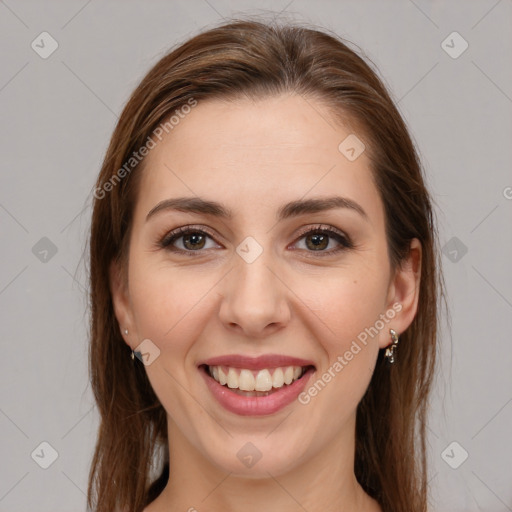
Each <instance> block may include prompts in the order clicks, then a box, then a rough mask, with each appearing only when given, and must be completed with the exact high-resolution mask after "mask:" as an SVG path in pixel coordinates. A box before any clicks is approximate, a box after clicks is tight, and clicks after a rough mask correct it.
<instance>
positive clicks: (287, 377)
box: [284, 366, 293, 384]
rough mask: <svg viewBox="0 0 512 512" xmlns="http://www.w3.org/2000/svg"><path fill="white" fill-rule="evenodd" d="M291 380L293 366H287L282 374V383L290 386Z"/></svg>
mask: <svg viewBox="0 0 512 512" xmlns="http://www.w3.org/2000/svg"><path fill="white" fill-rule="evenodd" d="M292 380H293V366H288V368H286V370H285V372H284V383H285V384H291V383H292Z"/></svg>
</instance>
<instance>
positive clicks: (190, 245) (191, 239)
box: [181, 233, 206, 250]
mask: <svg viewBox="0 0 512 512" xmlns="http://www.w3.org/2000/svg"><path fill="white" fill-rule="evenodd" d="M181 238H183V245H184V246H185V248H186V249H190V250H195V249H202V248H203V247H204V245H205V240H206V238H205V236H204V235H202V234H200V233H192V234H190V235H184V236H182V237H181Z"/></svg>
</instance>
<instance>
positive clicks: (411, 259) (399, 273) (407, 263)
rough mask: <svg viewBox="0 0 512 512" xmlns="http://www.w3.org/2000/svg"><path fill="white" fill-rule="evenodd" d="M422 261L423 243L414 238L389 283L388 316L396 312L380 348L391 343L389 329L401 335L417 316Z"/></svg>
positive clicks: (384, 331)
mask: <svg viewBox="0 0 512 512" xmlns="http://www.w3.org/2000/svg"><path fill="white" fill-rule="evenodd" d="M421 261H422V250H421V243H420V241H419V240H418V239H417V238H414V239H413V240H412V241H411V245H410V248H409V254H408V256H407V258H406V259H405V260H404V261H403V262H402V265H401V266H400V267H398V268H397V269H396V272H395V274H394V276H393V277H392V279H391V282H390V285H389V290H388V297H387V307H386V312H387V314H386V316H387V317H388V318H390V317H391V312H395V314H394V316H393V317H392V318H390V320H389V321H388V323H387V324H386V328H385V329H382V331H381V332H380V334H381V336H380V337H379V346H380V348H385V347H387V346H389V345H390V344H391V335H390V333H389V329H393V330H395V331H396V333H397V334H398V335H400V334H401V333H403V332H404V331H405V330H407V328H408V327H409V326H410V325H411V323H412V321H413V320H414V317H415V316H416V312H417V310H418V299H419V295H420V278H421Z"/></svg>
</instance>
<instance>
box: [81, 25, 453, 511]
mask: <svg viewBox="0 0 512 512" xmlns="http://www.w3.org/2000/svg"><path fill="white" fill-rule="evenodd" d="M283 92H292V93H295V94H300V95H301V96H303V97H304V98H308V99H311V98H314V99H316V100H319V101H322V102H323V103H324V104H325V105H327V106H328V107H329V109H330V111H331V112H332V113H333V115H334V116H337V118H338V119H339V120H340V121H341V122H342V123H344V124H345V125H347V122H349V123H353V124H354V125H356V124H357V126H358V133H362V134H364V140H365V144H366V151H367V154H368V155H369V156H370V159H371V163H372V164H371V165H372V169H371V170H372V175H373V178H374V180H375V183H376V185H377V187H378V190H379V193H380V196H381V198H382V200H383V203H384V207H385V215H386V219H385V223H386V236H387V242H388V252H389V258H390V265H391V268H392V269H393V270H394V269H397V268H398V267H399V266H400V264H401V262H403V260H404V258H405V257H406V256H407V255H408V250H409V244H410V241H411V240H412V239H413V238H417V239H419V241H420V242H421V245H422V265H421V277H420V292H419V303H418V311H417V314H416V316H415V318H414V320H413V322H412V324H411V325H410V327H409V328H408V330H407V331H406V332H404V333H402V334H401V341H400V345H399V357H398V358H397V361H396V363H395V364H393V365H389V364H386V359H385V358H384V355H383V351H382V350H381V351H380V352H379V356H378V360H377V365H376V368H375V371H374V374H373V377H372V380H371V382H370V385H369V387H368V390H367V392H366V394H365V395H364V397H363V399H362V401H361V402H360V404H359V406H358V409H357V422H356V457H355V474H356V477H357V479H358V481H359V482H360V484H361V485H362V487H363V488H364V489H365V491H366V492H367V493H368V494H369V495H370V496H372V497H374V498H375V499H376V500H377V501H378V503H379V504H380V506H381V507H382V510H383V511H384V512H391V511H393V512H425V511H426V510H427V502H428V488H427V456H426V419H427V416H426V415H427V405H428V396H429V392H430V389H431V387H432V382H433V376H434V367H435V360H436V338H437V333H438V322H439V310H440V302H441V299H444V297H445V295H444V285H443V278H442V273H441V267H440V256H439V251H438V248H437V243H438V242H437V228H436V225H435V220H434V213H433V208H432V199H431V198H430V196H429V193H428V191H427V189H426V187H425V183H424V177H423V170H422V168H421V164H420V161H419V157H418V154H417V152H416V149H415V146H414V144H413V142H412V140H411V137H410V135H409V133H408V130H407V127H406V125H405V123H404V121H403V119H402V117H401V116H400V113H399V111H398V110H397V108H396V106H395V105H394V103H393V101H392V99H391V98H390V95H389V94H388V92H387V91H386V88H385V86H384V85H383V83H382V81H381V79H379V78H378V76H377V73H376V71H373V70H372V68H371V67H370V65H369V64H368V63H367V62H366V61H365V60H364V59H363V58H362V57H361V56H359V54H358V53H357V52H356V51H355V50H353V49H351V48H350V47H349V44H348V43H347V42H344V41H343V40H342V39H340V38H339V37H337V36H336V35H335V34H330V33H327V32H325V31H320V30H316V29H315V27H310V26H306V25H304V24H302V25H299V24H295V23H290V22H287V23H285V24H282V23H281V24H280V23H277V22H270V23H269V22H262V21H258V20H254V19H237V20H231V21H230V22H228V23H224V24H223V25H220V26H217V27H214V28H212V29H209V30H207V31H205V32H203V33H201V34H199V35H197V36H195V37H193V38H192V39H190V40H188V41H186V42H185V43H183V44H181V45H180V46H179V47H177V48H175V49H174V50H172V51H171V52H170V53H168V54H167V55H166V56H164V57H163V58H162V59H161V60H160V61H159V62H158V63H157V64H156V65H155V66H154V67H153V68H152V69H151V70H150V71H149V72H148V74H147V75H146V76H145V77H144V78H143V80H142V82H141V83H140V85H139V86H138V87H137V88H136V90H135V91H134V92H133V94H132V96H131V97H130V99H129V101H128V103H127V104H126V106H125V108H124V110H123V112H122V114H121V117H120V119H119V122H118V124H117V126H116V128H115V130H114V133H113V136H112V139H111V141H110V145H109V147H108V150H107V153H106V156H105V159H104V162H103V166H102V169H101V172H100V174H99V176H98V180H97V183H96V189H95V192H94V208H93V215H92V226H91V234H90V305H91V322H90V353H89V357H90V359H89V365H90V366H89V371H90V378H91V384H92V389H93V392H94V396H95V399H96V402H97V405H98V409H99V414H100V420H101V424H100V427H99V433H98V438H97V444H96V448H95V453H94V457H93V460H92V465H91V470H90V475H89V486H88V506H89V507H90V508H91V509H92V510H95V511H97V512H113V511H118V510H123V511H124V510H126V511H130V512H132V511H133V512H140V511H141V510H142V509H143V508H144V507H145V506H146V505H147V504H149V503H150V502H151V501H152V500H153V499H154V498H156V496H157V495H158V494H159V493H160V492H161V491H162V489H163V488H164V487H165V485H166V483H167V478H168V461H167V460H166V457H167V454H168V446H167V442H168V441H167V424H166V413H165V410H164V409H163V407H162V405H161V404H160V402H159V400H158V398H157V397H156V395H155V393H154V392H153V389H152V387H151V385H150V383H149V380H148V378H147V376H146V372H145V370H144V366H143V365H141V364H135V365H134V364H133V361H132V360H131V359H130V357H129V354H130V352H129V348H128V346H127V345H126V343H125V342H124V340H123V338H122V337H121V334H120V327H119V325H118V323H117V320H116V317H115V315H114V310H113V304H112V297H111V292H110V287H109V266H110V265H111V263H112V262H113V261H117V262H120V263H121V264H122V268H124V269H125V268H126V263H127V261H126V260H127V254H128V250H127V249H128V243H129V238H130V228H131V224H132V213H133V208H134V204H135V201H136V196H137V189H138V183H139V179H138V178H139V177H140V174H141V172H142V171H143V168H144V160H143V159H141V161H140V164H138V163H137V164H136V165H133V166H132V167H133V168H132V167H127V166H126V163H127V162H131V164H130V165H132V164H133V163H134V162H133V161H131V160H130V159H131V158H133V155H134V153H135V152H137V151H138V150H139V149H140V148H141V147H142V146H144V145H145V144H147V141H148V137H150V136H151V135H152V133H153V131H154V130H155V128H156V127H157V126H158V125H159V124H160V123H162V122H164V121H165V120H167V119H169V117H170V116H172V115H173V114H174V113H175V112H176V111H177V109H179V108H180V107H182V106H183V105H185V104H187V102H188V103H190V102H191V101H197V102H200V101H201V100H202V99H209V98H210V99H211V98H223V99H226V98H230V99H235V98H237V97H250V98H254V99H258V98H262V97H264V96H268V95H277V94H281V93H283ZM123 166H124V170H125V172H121V171H120V170H121V169H122V168H123ZM108 183H110V185H107V184H108ZM124 277H126V276H124ZM445 303H446V301H445ZM155 460H158V461H159V462H158V463H155Z"/></svg>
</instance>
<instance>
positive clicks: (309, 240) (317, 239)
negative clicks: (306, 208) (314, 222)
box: [306, 234, 329, 251]
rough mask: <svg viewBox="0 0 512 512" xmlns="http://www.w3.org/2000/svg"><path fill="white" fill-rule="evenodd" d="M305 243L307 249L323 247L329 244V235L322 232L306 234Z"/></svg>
mask: <svg viewBox="0 0 512 512" xmlns="http://www.w3.org/2000/svg"><path fill="white" fill-rule="evenodd" d="M306 245H307V247H308V249H312V250H313V251H316V250H321V249H325V248H326V247H327V246H328V245H329V237H328V236H327V235H324V234H314V235H308V236H307V237H306Z"/></svg>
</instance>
